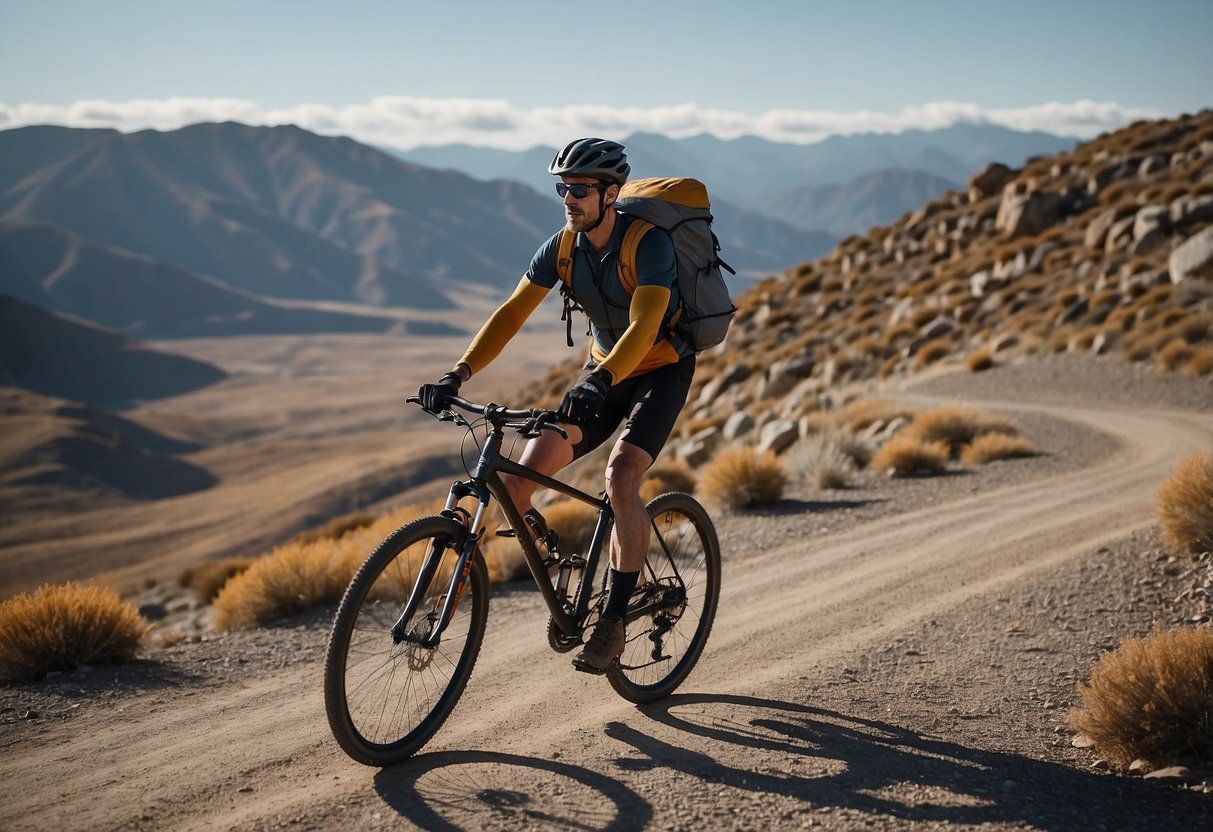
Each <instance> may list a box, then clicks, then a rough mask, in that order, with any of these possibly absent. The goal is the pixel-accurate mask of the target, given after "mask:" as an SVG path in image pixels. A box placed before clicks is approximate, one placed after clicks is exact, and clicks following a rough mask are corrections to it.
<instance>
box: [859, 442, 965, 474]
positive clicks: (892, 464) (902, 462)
mask: <svg viewBox="0 0 1213 832" xmlns="http://www.w3.org/2000/svg"><path fill="white" fill-rule="evenodd" d="M868 467H869V468H871V469H872V470H873V471H887V472H889V473H890V474H893V475H895V476H902V477H906V476H916V475H919V474H938V473H941V472H942V471H944V470H945V469H946V468H947V467H948V446H947V443H945V442H940V441H929V440H925V439H922V438H920V437H917V436H911V435H909V434H907V433H906V432H905V431H902V432H900V433H898V434H896V435H894V436H893V438H892V439H890V440H889V441H888V442H886V443H884V444H883V445H881V446H880V450H878V451H877V452H876V453H875V454H874V455H873V456H872V461H871V462H869V463H868Z"/></svg>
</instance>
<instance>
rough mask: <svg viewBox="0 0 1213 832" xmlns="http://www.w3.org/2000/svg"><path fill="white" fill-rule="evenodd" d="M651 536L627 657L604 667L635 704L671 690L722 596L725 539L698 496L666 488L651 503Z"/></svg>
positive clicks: (698, 649)
mask: <svg viewBox="0 0 1213 832" xmlns="http://www.w3.org/2000/svg"><path fill="white" fill-rule="evenodd" d="M648 512H649V517H651V518H652V520H653V529H652V537H651V539H650V540H649V550H648V554H647V555H646V557H645V565H644V568H643V569H642V570H641V572H640V580H639V581H638V584H637V587H636V591H635V593H633V595H632V600H631V602H630V604H629V607H630V609H632V610H636V609H642V610H646V611H645V612H644V613H643V614H642V615H640V616H638V617H633V616H631V615H629V619H630V620H629V621H628V624H627V641H626V645H625V646H624V650H623V655H621V656H620V657H619V661H618V662H617V663H616V664H613V665H611V667H610V668H609V669H608V670H607V673H606V676H607V680H608V681H609V682H610V683H611V687H613V688H614V689H615V691H616V692H617V693H618V694H619V695H620V696H622V697H623V698H624V699H627V700H628V701H630V702H637V703H644V702H653V701H655V700H657V699H661V698H663V697H666V696H669V695H670V694H671V693H673V692H674V690H675V689H676V688H677V687H678V686H679V685H680V684H682V681H683V680H684V679H686V677H687V674H689V673H690V672H691V670H692V668H694V667H695V663H696V662H697V661H699V656H700V654H701V653H702V652H703V648H704V645H705V644H706V643H707V640H708V634H709V633H710V632H711V630H712V621H713V619H714V618H715V617H716V603H717V601H718V600H719V597H720V543H719V541H718V540H717V538H716V528H715V527H714V526H713V525H712V520H711V518H710V517H709V516H708V513H707V512H706V511H705V510H704V508H703V506H701V505H700V504H699V503H698V502H696V501H695V499H694V498H692V497H690V496H689V495H687V494H680V493H669V494H662V495H661V496H659V497H656V498H654V499H653V500H651V501H650V502H649V504H648Z"/></svg>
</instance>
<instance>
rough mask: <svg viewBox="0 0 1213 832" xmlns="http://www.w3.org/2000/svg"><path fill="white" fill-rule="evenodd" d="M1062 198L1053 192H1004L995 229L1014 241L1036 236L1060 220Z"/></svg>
mask: <svg viewBox="0 0 1213 832" xmlns="http://www.w3.org/2000/svg"><path fill="white" fill-rule="evenodd" d="M1062 202H1063V200H1062V196H1061V194H1058V193H1053V192H1051V191H1045V192H1034V193H1027V194H1013V193H1010V192H1004V193H1003V197H1002V202H1001V203H1000V204H999V206H998V215H997V216H996V217H995V219H994V227H995V228H996V229H998V230H999V231H1001V232H1002V233H1003V234H1005V235H1006V236H1007V237H1010V238H1011V239H1014V238H1016V237H1023V236H1034V235H1036V234H1039V233H1040V232H1042V231H1044V230H1045V229H1046V228H1049V227H1050V226H1052V225H1053V224H1054V223H1056V222H1057V220H1058V219H1059V218H1060V211H1061V206H1062Z"/></svg>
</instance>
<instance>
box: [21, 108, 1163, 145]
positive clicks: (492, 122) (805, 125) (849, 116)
mask: <svg viewBox="0 0 1213 832" xmlns="http://www.w3.org/2000/svg"><path fill="white" fill-rule="evenodd" d="M1164 115H1167V114H1165V113H1163V112H1161V111H1159V110H1153V109H1144V108H1133V107H1122V106H1121V105H1119V104H1116V103H1114V102H1096V101H1075V102H1071V103H1061V102H1049V103H1047V104H1040V105H1036V106H1032V107H1020V108H1012V109H989V108H984V107H980V106H978V105H976V104H972V103H965V102H956V101H936V102H929V103H926V104H923V105H921V106H917V107H907V108H905V109H903V110H901V111H900V112H896V113H879V112H871V111H867V110H859V111H855V112H827V111H811V110H769V111H767V112H765V113H758V114H756V115H754V114H749V113H739V112H733V111H727V110H714V109H708V108H703V107H699V106H698V105H696V104H693V103H687V104H677V105H671V106H667V107H648V108H640V107H607V106H594V105H579V106H567V107H537V108H533V109H529V110H528V109H521V108H518V107H514V106H512V105H511V104H510V103H509V102H508V101H501V100H494V99H454V98H452V99H438V98H412V97H405V96H380V97H377V98H373V99H371V101H369V102H368V103H365V104H350V105H346V106H342V107H331V106H327V105H322V104H298V105H295V106H292V107H284V108H277V109H269V108H265V107H262V106H261V105H259V104H257V103H256V102H254V101H246V100H243V99H238V98H166V99H133V100H130V101H100V100H97V101H77V102H75V103H73V104H69V105H66V106H61V105H52V104H37V103H21V104H14V105H9V104H5V103H2V102H0V129H8V128H13V127H22V126H26V125H31V124H61V125H66V126H69V127H112V128H115V129H117V130H122V131H125V132H130V131H134V130H142V129H146V128H153V129H156V130H172V129H176V128H178V127H184V126H185V125H187V124H195V123H198V122H210V121H240V122H244V123H246V124H260V125H276V124H297V125H299V126H300V127H303V128H304V129H307V130H312V131H314V132H317V133H322V134H325V135H347V136H351V137H352V138H355V139H357V140H359V141H363V142H367V143H370V144H378V145H388V146H392V147H398V148H401V149H408V148H411V147H416V146H418V145H433V144H447V143H452V142H465V143H468V144H476V145H487V146H495V147H504V148H511V149H521V148H526V147H531V146H533V145H536V144H546V145H558V144H561V143H563V142H565V141H567V140H568V139H569V137H570V136H577V135H591V134H600V135H607V136H620V137H622V136H626V135H627V134H629V133H632V132H634V131H645V132H653V133H662V134H665V135H669V136H673V137H676V138H679V137H685V136H690V135H694V134H696V133H712V134H714V135H716V136H719V137H721V138H735V137H737V136H741V135H756V136H762V137H764V138H767V139H772V140H774V141H786V142H813V141H818V140H820V139H822V138H825V137H826V136H829V135H833V134H840V133H841V134H848V133H862V132H880V133H895V132H900V131H902V130H906V129H910V128H920V129H925V130H931V129H938V128H941V127H947V126H950V125H952V124H956V123H958V122H963V121H988V122H992V123H994V124H1001V125H1004V126H1007V127H1013V128H1015V129H1019V130H1044V131H1047V132H1050V133H1056V134H1059V135H1063V136H1074V137H1077V138H1090V137H1092V136H1095V135H1097V134H1098V133H1101V132H1103V131H1105V130H1112V129H1115V128H1117V127H1121V126H1123V125H1125V124H1128V123H1130V122H1132V121H1136V120H1138V119H1153V118H1161V117H1163V116H1164Z"/></svg>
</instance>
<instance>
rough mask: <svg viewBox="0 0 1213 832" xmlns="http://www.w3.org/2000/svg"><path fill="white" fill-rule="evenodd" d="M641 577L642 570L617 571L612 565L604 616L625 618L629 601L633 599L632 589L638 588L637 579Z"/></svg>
mask: <svg viewBox="0 0 1213 832" xmlns="http://www.w3.org/2000/svg"><path fill="white" fill-rule="evenodd" d="M639 579H640V570H637V571H635V572H617V571H615V568H614V567H611V578H610V586H609V588H608V589H607V602H606V609H604V610H603V611H602V617H603V618H623V617H624V616H625V615H627V612H628V601H630V600H631V598H632V590H634V589H636V581H637V580H639Z"/></svg>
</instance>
